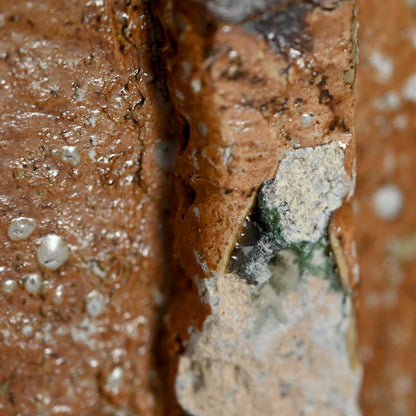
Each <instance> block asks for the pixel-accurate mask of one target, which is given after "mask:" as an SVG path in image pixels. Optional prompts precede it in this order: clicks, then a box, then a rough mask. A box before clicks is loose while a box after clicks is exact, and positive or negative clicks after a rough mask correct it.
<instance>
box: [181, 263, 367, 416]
mask: <svg viewBox="0 0 416 416" xmlns="http://www.w3.org/2000/svg"><path fill="white" fill-rule="evenodd" d="M280 272H281V275H280V276H279V278H280V279H281V280H285V279H289V282H287V283H288V285H289V287H290V286H292V289H289V290H287V291H284V292H283V293H282V295H280V294H278V293H276V292H275V290H274V289H273V288H272V287H271V286H270V285H265V286H263V287H262V288H261V290H260V291H258V290H257V289H256V288H253V286H250V285H249V284H248V283H246V282H245V281H244V280H243V279H241V277H239V276H236V275H232V274H227V275H218V276H215V277H213V278H211V279H209V280H210V281H208V282H207V280H205V281H204V282H203V283H202V284H205V285H206V289H205V293H206V297H207V298H208V300H209V303H210V305H211V309H212V314H211V315H210V316H208V318H207V319H206V321H205V322H204V326H203V330H202V332H201V333H198V332H195V333H191V338H190V340H189V344H188V348H187V351H186V353H185V354H184V356H183V357H181V359H180V362H179V369H178V376H177V379H176V391H177V395H178V399H179V402H180V403H181V405H182V406H183V407H184V408H185V410H187V411H188V412H189V413H190V414H192V415H201V416H202V415H206V416H208V415H213V414H217V415H236V416H237V415H245V416H246V415H253V416H254V415H276V414H286V415H294V414H304V415H326V416H330V415H331V416H332V415H334V416H338V415H339V416H341V415H345V416H347V415H348V416H357V415H360V412H359V410H358V407H357V403H358V401H357V395H358V386H359V379H360V376H359V372H358V373H357V372H356V371H355V370H354V369H353V368H352V367H353V366H352V363H351V362H350V359H349V354H348V350H347V342H346V338H347V333H348V331H349V330H350V325H351V324H352V325H354V323H353V322H352V321H351V303H350V301H349V300H347V301H346V302H345V296H344V294H343V293H342V292H337V291H331V290H330V289H329V282H328V281H326V280H323V279H321V278H317V277H315V276H313V275H308V276H304V279H302V280H299V279H300V278H299V276H298V275H297V274H296V273H291V268H290V267H288V268H286V269H284V270H281V271H280ZM290 279H292V281H290ZM293 279H295V280H294V281H293ZM205 282H206V283H205ZM262 315H264V316H262Z"/></svg>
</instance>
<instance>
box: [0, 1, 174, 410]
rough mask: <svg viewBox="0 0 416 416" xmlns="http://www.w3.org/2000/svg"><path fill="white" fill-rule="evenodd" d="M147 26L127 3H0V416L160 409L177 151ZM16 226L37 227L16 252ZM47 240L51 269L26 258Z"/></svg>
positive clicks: (139, 7) (144, 16)
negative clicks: (52, 241)
mask: <svg viewBox="0 0 416 416" xmlns="http://www.w3.org/2000/svg"><path fill="white" fill-rule="evenodd" d="M155 30H156V26H155V25H154V23H153V21H152V18H151V16H150V14H149V12H148V10H147V4H144V3H143V2H138V1H137V2H136V1H132V2H126V3H124V2H123V3H119V2H116V1H115V2H113V1H105V2H104V1H99V0H97V1H89V2H86V1H78V0H73V1H66V2H56V1H42V2H26V1H2V2H1V4H0V58H1V61H0V74H1V75H0V80H1V82H0V105H1V114H0V124H1V126H0V146H1V155H0V169H1V175H2V180H1V184H0V195H1V197H0V198H1V199H0V211H1V222H0V230H1V243H0V244H1V260H0V270H1V274H0V280H1V283H0V285H1V288H2V289H1V295H0V310H1V311H2V313H1V319H0V413H1V414H4V415H6V414H7V415H12V414H14V415H18V414H19V415H29V414H35V413H36V414H39V415H40V414H48V415H61V414H77V415H102V414H123V415H129V414H134V415H136V414H141V415H153V414H158V412H159V410H160V400H157V398H156V397H155V385H156V381H157V380H156V373H155V371H154V366H155V356H154V341H155V336H156V335H157V332H158V320H159V313H158V311H157V309H158V307H159V305H160V304H161V301H162V299H163V297H162V295H161V292H160V290H161V288H162V276H163V272H162V269H163V266H162V264H161V249H162V235H163V233H164V231H163V230H164V219H163V218H164V209H165V206H166V204H165V201H166V200H168V199H169V197H168V195H169V187H168V184H167V182H166V173H167V171H169V169H171V165H172V160H170V154H171V153H172V152H170V149H175V142H174V141H173V140H172V139H173V136H174V129H173V127H172V126H173V124H172V123H173V122H174V119H173V118H172V117H169V116H168V115H167V114H170V107H169V105H168V104H165V96H164V95H163V94H164V85H163V73H161V72H160V71H159V72H158V73H156V72H155V69H156V68H158V63H157V61H156V59H157V56H158V53H156V52H157V34H156V32H155ZM19 217H29V218H32V219H33V220H35V221H36V224H37V225H36V228H35V229H34V231H33V233H32V234H31V235H30V236H27V238H25V239H23V240H19V241H13V240H12V239H10V237H8V236H7V233H8V230H9V235H10V228H9V227H10V226H11V223H12V221H13V220H14V219H16V218H19ZM47 234H56V235H58V236H60V237H61V238H62V239H63V241H64V242H65V244H66V245H67V247H68V248H69V251H70V255H69V258H68V260H67V261H66V262H65V263H64V264H63V265H62V266H61V267H60V268H59V269H58V270H50V269H48V268H45V267H41V265H40V263H39V261H38V260H37V258H36V252H37V249H38V246H39V244H40V243H41V240H40V239H41V238H42V237H44V236H45V235H47ZM12 235H13V234H12ZM29 274H32V280H28V279H30V278H29V277H28V275H29ZM33 274H36V275H37V277H33ZM33 279H35V280H33ZM36 279H40V280H41V282H42V283H41V286H40V287H36V285H37V283H36V282H37V281H38V280H36ZM28 282H29V283H28ZM30 282H32V283H33V282H34V283H33V284H32V283H30ZM31 284H32V286H31ZM28 288H29V289H28ZM28 290H29V291H28ZM118 412H124V413H118Z"/></svg>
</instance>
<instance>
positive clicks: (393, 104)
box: [373, 91, 400, 111]
mask: <svg viewBox="0 0 416 416" xmlns="http://www.w3.org/2000/svg"><path fill="white" fill-rule="evenodd" d="M373 106H374V108H375V109H376V110H380V111H395V110H398V109H399V108H400V96H399V94H397V93H396V92H394V91H389V92H387V93H386V94H384V95H383V96H381V97H380V98H378V99H377V100H375V101H374V103H373Z"/></svg>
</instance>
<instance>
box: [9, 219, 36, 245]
mask: <svg viewBox="0 0 416 416" xmlns="http://www.w3.org/2000/svg"><path fill="white" fill-rule="evenodd" d="M35 228H36V221H35V220H34V219H33V218H27V217H20V218H15V219H14V220H13V221H12V222H11V223H10V225H9V229H8V230H7V235H8V236H9V238H10V239H11V240H13V241H19V240H25V239H26V238H28V237H29V236H30V235H31V234H32V233H33V231H34V229H35Z"/></svg>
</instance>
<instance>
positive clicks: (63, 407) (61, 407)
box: [52, 404, 73, 415]
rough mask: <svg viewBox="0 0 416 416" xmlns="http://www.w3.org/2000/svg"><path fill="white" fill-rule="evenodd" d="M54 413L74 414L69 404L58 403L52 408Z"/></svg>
mask: <svg viewBox="0 0 416 416" xmlns="http://www.w3.org/2000/svg"><path fill="white" fill-rule="evenodd" d="M52 414H54V415H63V414H67V415H72V414H73V408H72V407H71V406H68V405H67V404H57V405H55V406H53V408H52Z"/></svg>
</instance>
